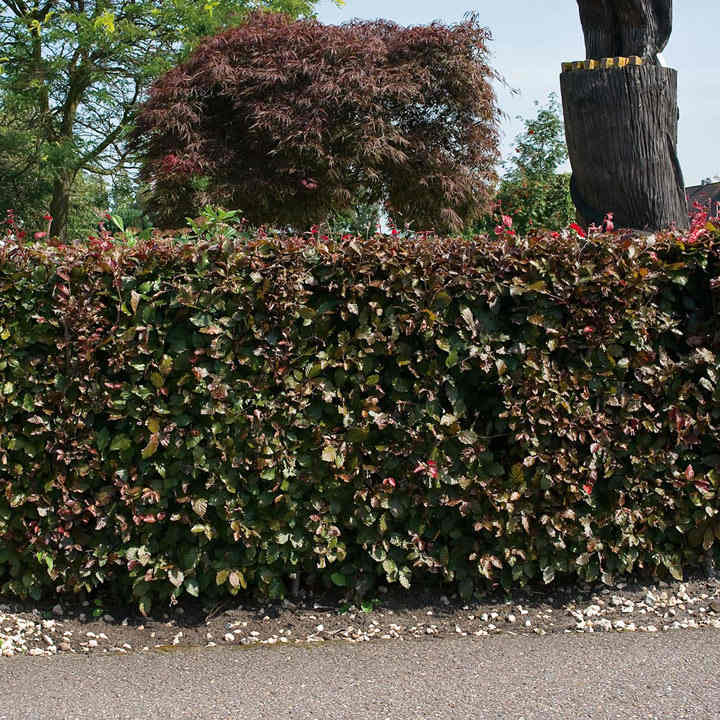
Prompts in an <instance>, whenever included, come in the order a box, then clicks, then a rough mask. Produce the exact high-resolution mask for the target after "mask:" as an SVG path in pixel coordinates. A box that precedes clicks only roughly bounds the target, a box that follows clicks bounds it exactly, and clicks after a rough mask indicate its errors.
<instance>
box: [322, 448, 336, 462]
mask: <svg viewBox="0 0 720 720" xmlns="http://www.w3.org/2000/svg"><path fill="white" fill-rule="evenodd" d="M336 458H337V452H336V451H335V448H334V447H333V446H332V445H326V446H325V447H324V448H323V451H322V459H323V460H324V461H325V462H327V463H334V462H335V459H336Z"/></svg>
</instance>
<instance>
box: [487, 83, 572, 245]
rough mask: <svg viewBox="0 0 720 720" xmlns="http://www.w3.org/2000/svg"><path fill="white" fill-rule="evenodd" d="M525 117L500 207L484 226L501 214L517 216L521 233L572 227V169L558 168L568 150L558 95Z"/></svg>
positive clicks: (499, 196) (498, 201) (508, 166)
mask: <svg viewBox="0 0 720 720" xmlns="http://www.w3.org/2000/svg"><path fill="white" fill-rule="evenodd" d="M535 104H536V105H539V103H537V102H536V103H535ZM519 119H522V118H519ZM523 123H524V126H525V129H524V130H523V132H522V133H521V134H520V135H518V137H517V138H516V139H515V153H514V154H513V155H512V156H511V157H510V159H509V160H508V161H506V162H505V163H504V165H505V168H506V172H505V175H504V176H503V179H502V181H501V183H500V185H499V187H498V190H497V194H496V196H495V213H494V215H493V217H491V218H488V219H486V220H485V223H484V225H485V228H486V229H488V230H489V229H491V228H492V227H494V226H495V225H496V224H497V222H498V220H499V216H501V215H509V216H512V218H513V222H514V227H515V229H516V231H517V232H519V233H520V234H521V235H525V234H526V233H528V232H535V231H537V230H538V229H539V228H542V229H544V230H559V229H561V228H564V227H567V225H568V223H570V222H571V221H572V220H573V219H574V218H575V206H574V205H573V202H572V198H571V196H570V175H569V173H563V172H559V170H560V168H561V167H562V165H563V164H564V163H565V162H566V161H567V159H568V152H567V145H566V144H565V130H564V126H563V121H562V118H561V108H560V105H559V103H558V101H557V98H556V97H555V95H554V94H551V95H550V98H549V100H548V103H547V104H546V105H545V106H539V107H538V111H537V114H536V116H535V117H534V118H530V119H525V120H523Z"/></svg>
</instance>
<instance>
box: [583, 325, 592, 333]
mask: <svg viewBox="0 0 720 720" xmlns="http://www.w3.org/2000/svg"><path fill="white" fill-rule="evenodd" d="M582 331H583V334H584V335H592V334H593V333H594V332H595V328H594V327H593V326H592V325H586V326H585V327H584V328H583V329H582Z"/></svg>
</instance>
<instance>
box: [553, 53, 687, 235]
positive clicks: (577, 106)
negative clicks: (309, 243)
mask: <svg viewBox="0 0 720 720" xmlns="http://www.w3.org/2000/svg"><path fill="white" fill-rule="evenodd" d="M587 65H588V64H587V63H586V66H587ZM560 87H561V90H562V99H563V111H564V114H565V136H566V139H567V145H568V153H569V155H570V164H571V165H572V170H573V177H572V194H573V202H574V203H575V206H576V207H577V209H578V212H579V215H580V217H581V218H582V220H584V221H585V222H586V223H595V224H597V225H600V224H602V221H603V219H604V217H605V214H606V213H608V212H612V213H614V222H615V225H616V226H617V227H628V228H634V229H646V230H660V229H666V228H669V227H670V226H671V225H673V224H674V225H675V226H677V227H678V228H684V227H687V224H688V218H687V203H686V200H685V188H684V182H683V176H682V171H681V169H680V164H679V162H678V158H677V150H676V148H677V125H678V110H677V73H676V71H675V70H672V69H670V68H665V67H659V66H657V65H650V64H642V65H626V66H624V67H613V68H610V69H572V70H568V69H566V70H564V72H563V73H562V75H561V76H560Z"/></svg>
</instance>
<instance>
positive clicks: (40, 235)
mask: <svg viewBox="0 0 720 720" xmlns="http://www.w3.org/2000/svg"><path fill="white" fill-rule="evenodd" d="M33 237H34V238H35V239H36V240H42V239H43V238H44V237H47V233H46V232H36V233H34V234H33Z"/></svg>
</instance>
